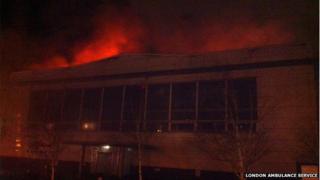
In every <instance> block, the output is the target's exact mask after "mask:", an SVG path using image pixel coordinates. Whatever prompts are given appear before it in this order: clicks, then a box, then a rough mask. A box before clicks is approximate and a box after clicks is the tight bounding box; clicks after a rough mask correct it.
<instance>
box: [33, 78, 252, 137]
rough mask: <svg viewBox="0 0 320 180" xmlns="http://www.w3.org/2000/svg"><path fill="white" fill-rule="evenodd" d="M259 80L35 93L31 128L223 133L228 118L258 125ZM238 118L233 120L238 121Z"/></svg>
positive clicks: (247, 79) (246, 79) (248, 79)
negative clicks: (45, 125)
mask: <svg viewBox="0 0 320 180" xmlns="http://www.w3.org/2000/svg"><path fill="white" fill-rule="evenodd" d="M256 95H257V92H256V80H255V79H254V78H244V79H233V80H219V81H217V80H215V81H199V82H187V83H172V84H154V85H147V86H141V85H131V86H119V87H105V88H88V89H67V90H48V91H34V92H32V93H31V99H30V111H29V120H30V122H55V123H56V124H64V125H63V126H64V127H63V128H79V127H80V126H81V123H84V122H90V123H93V124H94V125H95V126H97V128H99V129H101V130H123V131H126V130H135V128H137V124H138V123H137V122H141V126H142V128H144V129H147V130H151V131H154V130H157V131H159V130H160V131H167V130H173V131H174V130H176V131H192V130H196V129H197V130H201V131H220V130H225V129H226V128H227V126H228V124H227V122H228V118H229V119H230V118H235V119H237V121H239V123H241V124H243V125H242V127H244V128H245V127H246V124H251V123H246V122H252V120H255V119H257V102H256V101H257V98H256ZM232 116H233V117H232Z"/></svg>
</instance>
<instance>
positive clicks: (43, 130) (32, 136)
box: [26, 123, 63, 180]
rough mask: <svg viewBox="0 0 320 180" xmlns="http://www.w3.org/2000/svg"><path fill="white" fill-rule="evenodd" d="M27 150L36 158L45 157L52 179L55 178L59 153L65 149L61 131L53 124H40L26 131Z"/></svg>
mask: <svg viewBox="0 0 320 180" xmlns="http://www.w3.org/2000/svg"><path fill="white" fill-rule="evenodd" d="M26 148H27V152H28V153H30V154H31V156H33V157H35V158H40V159H45V160H47V161H48V165H49V167H50V179H51V180H54V179H55V174H56V166H57V164H58V161H59V155H60V154H61V152H62V151H63V144H62V140H61V135H60V132H58V131H57V130H56V128H55V127H54V125H53V124H51V123H49V124H47V125H46V126H39V127H37V128H35V129H32V130H29V131H27V132H26Z"/></svg>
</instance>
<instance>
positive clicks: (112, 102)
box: [101, 87, 123, 130]
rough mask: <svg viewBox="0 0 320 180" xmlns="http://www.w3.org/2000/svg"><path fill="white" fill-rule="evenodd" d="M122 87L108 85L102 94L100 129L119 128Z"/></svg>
mask: <svg viewBox="0 0 320 180" xmlns="http://www.w3.org/2000/svg"><path fill="white" fill-rule="evenodd" d="M122 91H123V87H108V88H105V89H104V94H103V112H102V119H101V120H102V124H101V129H102V130H119V127H120V120H121V104H122Z"/></svg>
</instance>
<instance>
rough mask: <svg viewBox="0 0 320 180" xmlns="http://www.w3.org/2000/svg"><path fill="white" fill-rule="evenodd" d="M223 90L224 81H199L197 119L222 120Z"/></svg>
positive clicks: (223, 110)
mask: <svg viewBox="0 0 320 180" xmlns="http://www.w3.org/2000/svg"><path fill="white" fill-rule="evenodd" d="M224 90H225V89H224V81H205V82H200V83H199V109H198V112H199V114H198V119H199V121H201V120H222V121H223V120H224V116H225V96H224V93H225V92H224Z"/></svg>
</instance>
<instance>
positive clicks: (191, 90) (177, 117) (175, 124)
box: [172, 83, 196, 131]
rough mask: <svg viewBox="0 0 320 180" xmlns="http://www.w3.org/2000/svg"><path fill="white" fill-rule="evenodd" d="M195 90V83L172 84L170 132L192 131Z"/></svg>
mask: <svg viewBox="0 0 320 180" xmlns="http://www.w3.org/2000/svg"><path fill="white" fill-rule="evenodd" d="M195 90H196V86H195V83H178V84H173V89H172V130H179V131H190V130H193V120H194V119H195V97H196V91H195ZM179 121H180V122H179Z"/></svg>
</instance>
